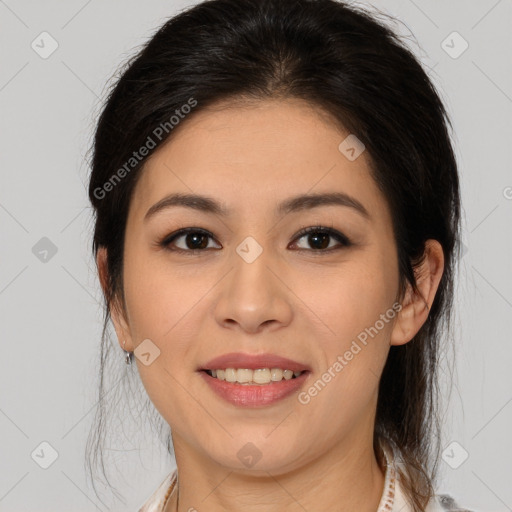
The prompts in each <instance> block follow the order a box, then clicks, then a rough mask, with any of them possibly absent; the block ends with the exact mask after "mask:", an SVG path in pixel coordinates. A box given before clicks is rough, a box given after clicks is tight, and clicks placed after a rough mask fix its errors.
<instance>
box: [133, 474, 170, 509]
mask: <svg viewBox="0 0 512 512" xmlns="http://www.w3.org/2000/svg"><path fill="white" fill-rule="evenodd" d="M175 481H176V470H174V471H172V472H171V473H169V474H168V475H167V476H166V477H165V479H164V481H163V482H162V483H161V484H160V485H159V486H158V488H157V490H156V491H155V492H154V493H153V494H152V495H151V496H150V498H149V499H148V500H147V501H146V502H145V503H144V505H142V507H141V508H140V509H139V511H138V512H161V511H162V510H163V507H164V505H165V500H166V497H167V496H168V492H169V491H170V489H171V487H172V486H174V484H175Z"/></svg>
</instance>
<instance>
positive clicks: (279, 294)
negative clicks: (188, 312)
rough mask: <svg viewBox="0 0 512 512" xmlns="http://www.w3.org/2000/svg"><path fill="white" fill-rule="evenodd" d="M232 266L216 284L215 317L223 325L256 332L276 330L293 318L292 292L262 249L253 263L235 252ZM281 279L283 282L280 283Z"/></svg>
mask: <svg viewBox="0 0 512 512" xmlns="http://www.w3.org/2000/svg"><path fill="white" fill-rule="evenodd" d="M232 264H233V266H234V268H233V269H232V270H231V272H229V273H228V274H227V276H226V277H225V278H224V279H223V280H222V281H221V283H219V284H220V285H221V287H220V294H219V296H218V298H217V302H216V304H215V319H216V321H217V323H218V324H219V325H220V326H221V327H224V328H229V329H238V330H240V331H243V332H246V333H251V334H255V333H258V332H261V331H263V330H277V329H279V328H281V327H283V326H286V325H288V324H289V323H290V322H291V319H292V304H291V302H290V301H291V299H292V297H293V293H292V292H291V291H290V288H289V287H287V286H286V284H285V279H283V278H281V277H280V276H279V277H278V275H279V274H280V273H281V274H282V272H279V270H280V269H279V268H278V264H277V262H276V261H275V260H274V259H272V258H271V257H270V256H269V255H268V254H267V252H266V251H265V250H263V252H262V253H261V254H260V255H259V256H258V257H257V258H256V259H255V260H254V261H252V262H249V261H246V260H245V259H244V258H242V257H241V256H239V254H238V253H236V252H235V253H234V255H233V257H232ZM283 281H284V282H283Z"/></svg>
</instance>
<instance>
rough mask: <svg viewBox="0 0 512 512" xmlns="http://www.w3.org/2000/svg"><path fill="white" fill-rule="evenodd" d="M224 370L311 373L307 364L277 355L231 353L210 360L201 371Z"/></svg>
mask: <svg viewBox="0 0 512 512" xmlns="http://www.w3.org/2000/svg"><path fill="white" fill-rule="evenodd" d="M224 368H246V369H248V370H256V369H257V368H281V369H282V370H292V371H294V372H301V371H311V367H310V366H308V365H307V364H303V363H299V362H297V361H293V360H292V359H288V358H286V357H281V356H278V355H275V354H268V353H267V354H243V353H241V352H231V353H229V354H223V355H221V356H218V357H214V358H213V359H210V361H208V362H206V363H205V364H204V365H203V366H201V367H200V368H199V370H217V369H224Z"/></svg>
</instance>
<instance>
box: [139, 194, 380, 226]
mask: <svg viewBox="0 0 512 512" xmlns="http://www.w3.org/2000/svg"><path fill="white" fill-rule="evenodd" d="M179 206H181V207H184V208H192V209H194V210H198V211H201V212H204V213H211V214H214V215H219V216H222V217H229V216H230V215H231V213H232V212H231V210H229V209H228V208H226V207H225V206H223V205H222V204H221V203H219V202H217V201H216V200H215V199H213V198H211V197H208V196H202V195H198V194H182V193H176V194H170V195H168V196H166V197H164V198H163V199H161V200H160V201H158V202H157V203H155V204H154V205H153V206H151V208H149V210H148V211H147V212H146V215H145V216H144V220H145V221H146V220H148V219H149V218H150V217H152V216H153V215H155V214H156V213H157V212H160V211H162V210H164V209H167V208H171V207H179ZM320 206H346V207H349V208H352V209H354V210H355V211H356V212H358V213H359V214H360V215H362V216H363V217H364V218H365V219H366V220H371V216H370V214H369V212H368V210H367V209H366V208H365V207H364V206H363V205H362V204H361V203H360V202H359V201H358V200H357V199H355V198H354V197H351V196H349V195H348V194H345V193H343V192H331V193H325V194H304V195H300V196H295V197H292V198H290V199H287V200H285V201H283V202H282V203H280V204H279V205H278V206H277V208H276V213H277V214H281V215H284V214H288V213H292V212H298V211H303V210H309V209H313V208H318V207H320Z"/></svg>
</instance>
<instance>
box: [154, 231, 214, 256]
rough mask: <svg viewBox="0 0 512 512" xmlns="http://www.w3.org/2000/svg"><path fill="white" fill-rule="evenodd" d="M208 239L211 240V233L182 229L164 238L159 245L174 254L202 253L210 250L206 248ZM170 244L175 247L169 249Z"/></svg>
mask: <svg viewBox="0 0 512 512" xmlns="http://www.w3.org/2000/svg"><path fill="white" fill-rule="evenodd" d="M208 238H211V239H212V240H213V237H212V235H211V233H209V232H208V231H205V230H203V229H200V228H184V229H180V230H178V231H176V232H174V233H171V234H170V235H169V236H166V237H165V238H164V239H163V240H162V241H161V242H160V244H159V245H161V246H162V247H164V248H165V249H167V250H169V251H176V252H194V251H202V250H204V249H209V248H210V249H211V247H208V243H209V240H208ZM171 244H175V245H176V246H177V247H171ZM178 244H181V245H178ZM217 248H220V247H217Z"/></svg>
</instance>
